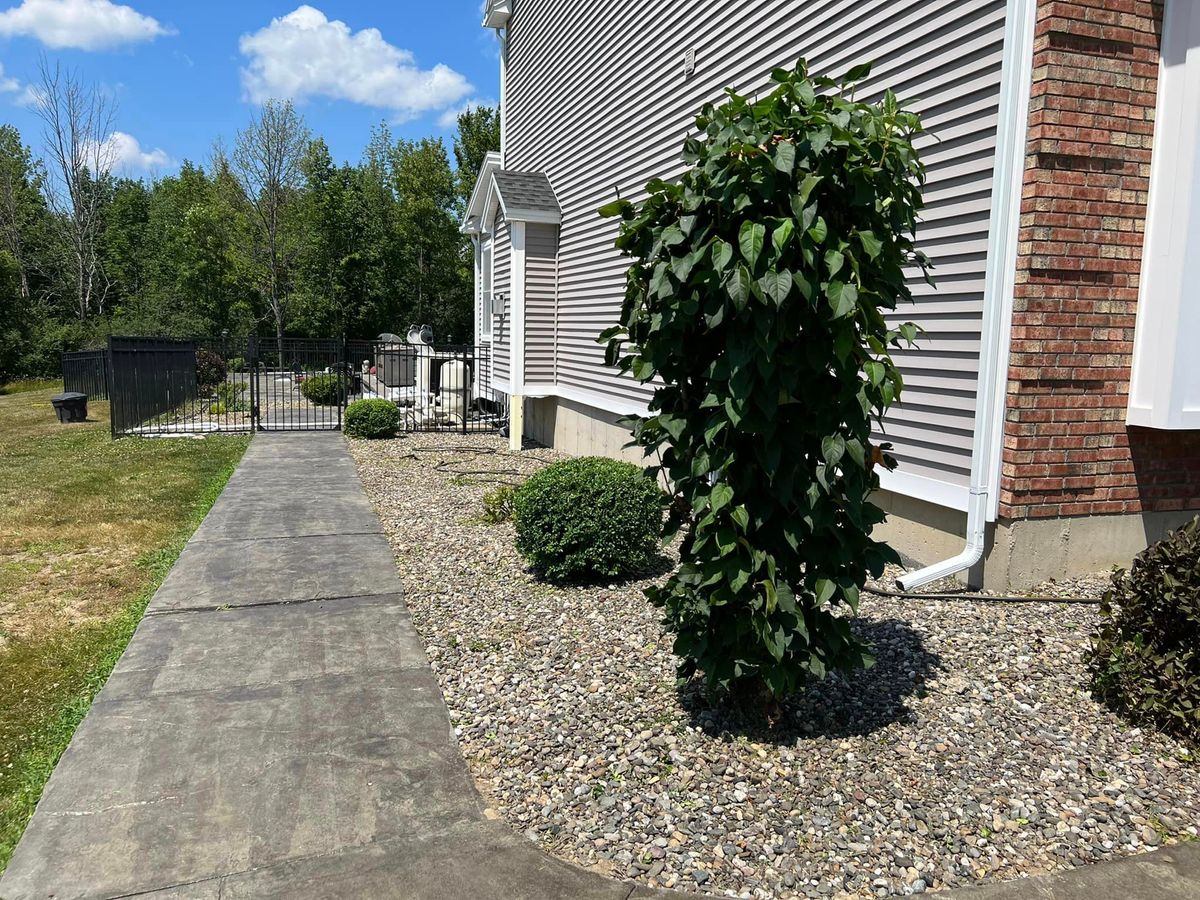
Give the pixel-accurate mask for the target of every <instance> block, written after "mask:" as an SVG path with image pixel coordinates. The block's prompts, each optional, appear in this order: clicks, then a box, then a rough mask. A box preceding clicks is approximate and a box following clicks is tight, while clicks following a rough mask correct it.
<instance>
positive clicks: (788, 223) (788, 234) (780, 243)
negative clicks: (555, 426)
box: [771, 219, 796, 256]
mask: <svg viewBox="0 0 1200 900" xmlns="http://www.w3.org/2000/svg"><path fill="white" fill-rule="evenodd" d="M795 233H796V224H795V222H793V221H792V220H791V219H784V220H783V221H782V222H780V223H779V224H778V225H777V226H776V227H775V230H774V231H772V232H771V246H772V247H774V248H775V255H776V256H782V255H783V251H784V250H786V249H787V245H788V244H790V243H791V241H792V235H793V234H795Z"/></svg>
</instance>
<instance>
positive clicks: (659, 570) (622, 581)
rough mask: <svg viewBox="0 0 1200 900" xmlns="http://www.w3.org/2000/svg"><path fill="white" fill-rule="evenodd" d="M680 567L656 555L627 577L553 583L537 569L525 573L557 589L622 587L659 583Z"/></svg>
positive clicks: (661, 554) (672, 560) (677, 561)
mask: <svg viewBox="0 0 1200 900" xmlns="http://www.w3.org/2000/svg"><path fill="white" fill-rule="evenodd" d="M677 565H679V560H677V559H672V558H671V557H669V556H667V555H666V554H665V553H656V554H655V555H654V556H653V557H651V558H650V559H649V560H647V561H646V563H645V564H644V565H641V566H639V567H638V568H636V569H634V570H633V571H632V572H628V573H626V574H625V575H615V576H607V575H602V576H599V577H597V578H576V579H573V580H571V581H565V582H560V581H552V580H550V579H548V578H546V577H544V576H543V575H542V573H541V572H539V571H538V570H537V569H536V568H533V567H531V566H526V567H525V571H527V572H528V573H529V574H530V575H532V576H533V577H534V578H536V579H537V580H538V581H539V582H541V583H543V584H550V585H554V586H555V587H585V588H587V587H606V586H609V585H611V586H613V587H622V586H624V585H627V584H633V583H635V582H638V581H657V580H658V579H660V578H662V577H663V576H665V575H670V574H671V573H672V572H674V571H675V567H676V566H677Z"/></svg>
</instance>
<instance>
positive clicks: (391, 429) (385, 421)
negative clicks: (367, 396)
mask: <svg viewBox="0 0 1200 900" xmlns="http://www.w3.org/2000/svg"><path fill="white" fill-rule="evenodd" d="M345 423H346V424H345V428H346V434H348V435H350V436H351V437H356V438H390V437H395V436H396V432H397V431H399V430H400V409H399V408H398V407H397V406H396V404H395V403H393V402H392V401H391V400H384V399H382V398H377V399H374V400H355V401H354V402H353V403H351V404H350V405H349V406H347V407H346V419H345Z"/></svg>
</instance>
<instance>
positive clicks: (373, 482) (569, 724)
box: [351, 434, 1200, 898]
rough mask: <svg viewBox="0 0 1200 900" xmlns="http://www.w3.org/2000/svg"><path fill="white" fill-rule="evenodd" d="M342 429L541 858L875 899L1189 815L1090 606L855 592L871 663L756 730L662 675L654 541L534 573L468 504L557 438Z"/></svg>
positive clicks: (473, 742) (466, 744) (668, 659)
mask: <svg viewBox="0 0 1200 900" xmlns="http://www.w3.org/2000/svg"><path fill="white" fill-rule="evenodd" d="M351 447H352V451H353V454H354V456H355V459H356V462H357V464H358V466H359V470H360V474H361V475H362V479H363V483H364V486H365V487H366V490H367V493H368V495H369V496H370V498H371V500H372V502H373V504H374V505H375V508H376V510H377V511H378V513H379V514H380V517H381V519H382V520H383V523H384V527H385V530H386V532H387V534H388V538H389V540H390V541H391V545H392V547H393V549H394V551H395V554H396V559H397V564H398V567H399V571H400V574H401V578H402V580H403V582H404V586H405V590H406V592H407V593H406V600H407V602H408V605H409V608H410V609H411V610H412V616H413V620H414V622H415V623H416V626H417V628H418V630H419V631H420V633H421V635H422V638H423V639H424V641H425V645H426V649H427V652H428V655H429V660H430V663H431V664H432V666H433V668H434V671H435V672H436V674H437V677H438V679H439V681H440V683H441V687H442V691H443V694H444V695H445V698H446V703H447V706H448V707H449V709H450V713H451V717H452V719H453V722H454V725H455V733H456V735H457V737H458V740H459V743H460V745H461V747H462V752H463V755H464V757H465V758H466V760H467V762H468V764H469V765H470V767H471V770H472V772H473V774H474V776H475V779H476V783H477V784H478V786H479V789H480V791H481V792H482V793H483V795H484V797H485V798H486V800H487V805H488V807H489V811H491V810H495V813H494V814H495V815H498V816H500V817H502V818H503V819H504V820H506V821H507V822H508V823H509V824H510V825H511V826H512V828H513V829H514V831H516V832H518V833H523V834H525V835H527V836H528V837H529V839H530V840H533V841H536V842H538V843H539V844H541V845H542V846H543V847H544V848H545V849H546V850H547V851H549V852H550V853H553V854H555V855H557V856H560V857H562V858H564V859H567V860H570V861H572V862H575V863H578V864H580V865H583V866H588V867H591V868H594V869H597V870H600V871H604V872H608V873H611V874H614V875H617V876H620V877H625V876H627V877H630V878H634V879H637V880H639V881H641V882H643V883H645V884H648V885H656V886H660V887H662V886H665V887H677V888H680V889H682V890H692V891H696V890H699V891H703V892H706V893H716V894H725V895H728V896H738V897H750V898H770V897H780V898H792V897H808V896H813V897H826V896H833V897H872V896H878V897H888V896H897V895H906V894H913V893H919V892H922V891H932V890H937V889H939V888H944V887H947V886H956V887H962V886H965V885H969V884H972V883H978V882H984V881H994V880H1002V879H1009V878H1015V877H1018V876H1021V875H1026V874H1035V873H1040V872H1049V871H1056V870H1061V869H1064V868H1069V867H1073V866H1079V865H1086V864H1089V863H1093V862H1096V861H1098V860H1102V859H1107V858H1110V857H1114V856H1118V855H1128V854H1132V853H1139V852H1144V851H1146V850H1149V849H1152V848H1153V847H1154V846H1156V844H1161V843H1172V842H1174V841H1178V840H1181V839H1182V840H1187V839H1195V838H1196V837H1197V835H1198V830H1197V823H1198V822H1200V767H1198V766H1197V764H1196V763H1195V762H1194V761H1192V757H1191V756H1189V755H1188V753H1187V752H1186V749H1185V748H1184V747H1182V746H1180V745H1178V744H1176V743H1174V742H1172V741H1170V740H1168V739H1165V738H1163V737H1161V736H1158V735H1155V734H1151V733H1147V732H1144V731H1142V730H1140V729H1137V728H1129V727H1128V726H1126V725H1125V724H1123V723H1122V722H1121V721H1120V720H1118V719H1117V718H1116V717H1115V716H1114V715H1113V714H1112V713H1110V712H1109V711H1108V710H1107V709H1105V708H1104V707H1103V706H1101V705H1099V704H1098V703H1097V702H1096V701H1095V700H1093V699H1092V697H1091V696H1090V694H1089V693H1088V690H1087V684H1086V672H1085V667H1084V665H1083V661H1082V653H1083V651H1084V649H1085V647H1086V643H1087V638H1088V635H1089V633H1090V632H1091V630H1092V628H1093V627H1094V626H1095V623H1096V617H1097V612H1096V609H1095V608H1094V607H1092V606H1084V605H1064V604H1021V605H1006V604H999V603H996V602H994V601H988V600H986V599H980V600H973V601H968V602H944V601H937V600H932V599H931V600H915V601H914V600H900V599H894V598H879V597H870V596H868V597H865V598H864V601H863V603H862V608H861V615H860V616H859V618H858V619H857V620H856V622H855V628H856V630H858V631H859V633H860V634H862V635H864V636H865V637H866V638H867V639H868V640H870V641H871V643H872V644H874V646H875V652H876V655H877V657H878V660H879V661H878V664H877V665H876V666H875V667H874V668H873V669H871V670H869V671H867V672H863V673H858V674H856V675H853V676H851V677H849V678H841V677H831V678H829V679H828V680H826V681H824V682H821V683H819V684H816V685H813V686H812V687H811V689H810V690H809V692H808V693H807V694H806V695H805V696H804V697H802V698H801V699H799V700H798V701H795V702H792V703H789V704H788V705H787V706H786V707H785V715H784V718H783V721H782V722H781V723H779V725H778V727H777V728H775V729H774V730H769V729H766V728H765V727H762V726H757V725H755V724H754V723H746V722H741V721H735V720H731V719H730V718H729V717H728V715H727V714H726V713H725V712H724V711H722V710H720V709H712V708H710V707H709V706H707V705H706V703H705V701H704V695H703V692H702V691H700V690H698V689H696V688H694V687H688V688H685V689H683V690H677V688H676V685H675V662H676V661H675V659H674V657H673V656H672V654H671V642H670V639H669V637H667V636H665V635H664V634H663V633H662V630H661V628H660V626H659V620H660V614H659V612H658V611H657V610H655V609H654V608H652V607H651V606H650V605H649V604H648V603H647V602H646V600H645V598H644V596H643V594H642V590H643V588H645V587H646V585H648V584H650V583H653V581H655V580H658V579H661V578H663V577H664V573H665V572H666V571H667V570H668V568H669V562H668V561H664V564H663V565H661V566H659V567H657V568H656V569H655V570H653V571H652V572H649V573H647V576H646V578H644V579H640V580H634V581H630V582H628V583H623V584H611V585H600V586H591V587H569V588H558V587H552V586H549V585H546V584H542V583H540V582H539V581H537V580H536V579H535V578H533V577H532V575H531V574H530V573H529V572H528V571H526V568H525V566H524V565H523V563H522V561H521V559H520V558H519V556H518V555H517V553H516V552H515V550H514V549H513V532H512V528H511V526H509V525H485V524H482V523H481V522H480V519H479V516H480V513H481V511H482V503H481V501H482V496H483V494H484V493H485V492H486V491H487V490H489V489H491V488H492V487H494V486H495V483H496V482H505V483H515V482H518V481H520V480H521V479H522V478H523V477H525V476H527V475H528V474H530V473H532V472H533V471H535V470H536V469H537V468H539V467H540V466H542V465H544V464H545V463H546V462H548V461H550V460H553V459H555V458H557V455H556V454H554V453H553V452H551V451H548V450H532V451H526V452H524V453H522V454H520V455H512V454H509V453H508V452H507V451H506V450H505V449H503V443H502V442H501V441H500V439H498V438H495V437H490V436H463V435H448V434H447V435H436V434H435V435H413V436H408V437H404V438H401V439H398V440H394V441H379V442H365V441H355V442H352V443H351ZM435 448H445V449H435ZM895 574H896V573H894V572H889V573H888V577H887V578H885V579H884V580H883V582H882V583H881V585H880V586H881V587H885V588H891V587H893V585H894V582H893V581H892V578H893V577H894V575H895ZM1105 581H1106V579H1105V578H1104V577H1103V576H1094V577H1088V578H1082V579H1070V580H1064V581H1059V582H1052V583H1048V584H1045V585H1040V586H1039V587H1038V588H1036V589H1035V590H1034V591H1031V592H1030V593H1031V594H1033V595H1038V596H1042V595H1053V596H1063V597H1071V596H1096V595H1097V594H1098V593H1099V592H1100V591H1101V590H1102V589H1103V585H1104V583H1105ZM938 587H941V588H942V589H945V588H947V587H953V586H952V585H940V586H937V585H934V586H931V587H930V588H928V589H927V590H936V589H937V588H938Z"/></svg>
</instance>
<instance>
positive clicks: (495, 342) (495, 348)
mask: <svg viewBox="0 0 1200 900" xmlns="http://www.w3.org/2000/svg"><path fill="white" fill-rule="evenodd" d="M493 227H494V232H493V234H494V235H495V236H494V238H493V242H494V243H493V250H492V254H493V259H494V260H495V262H494V266H495V268H494V269H493V275H492V292H493V300H492V310H493V312H492V377H493V378H498V379H499V380H501V381H508V379H509V363H508V361H509V358H510V356H511V355H512V329H513V322H512V300H511V293H512V290H511V288H512V238H511V236H510V234H509V231H508V222H506V221H505V220H504V215H503V214H502V213H501V212H500V210H496V219H495V222H494V223H493Z"/></svg>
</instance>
